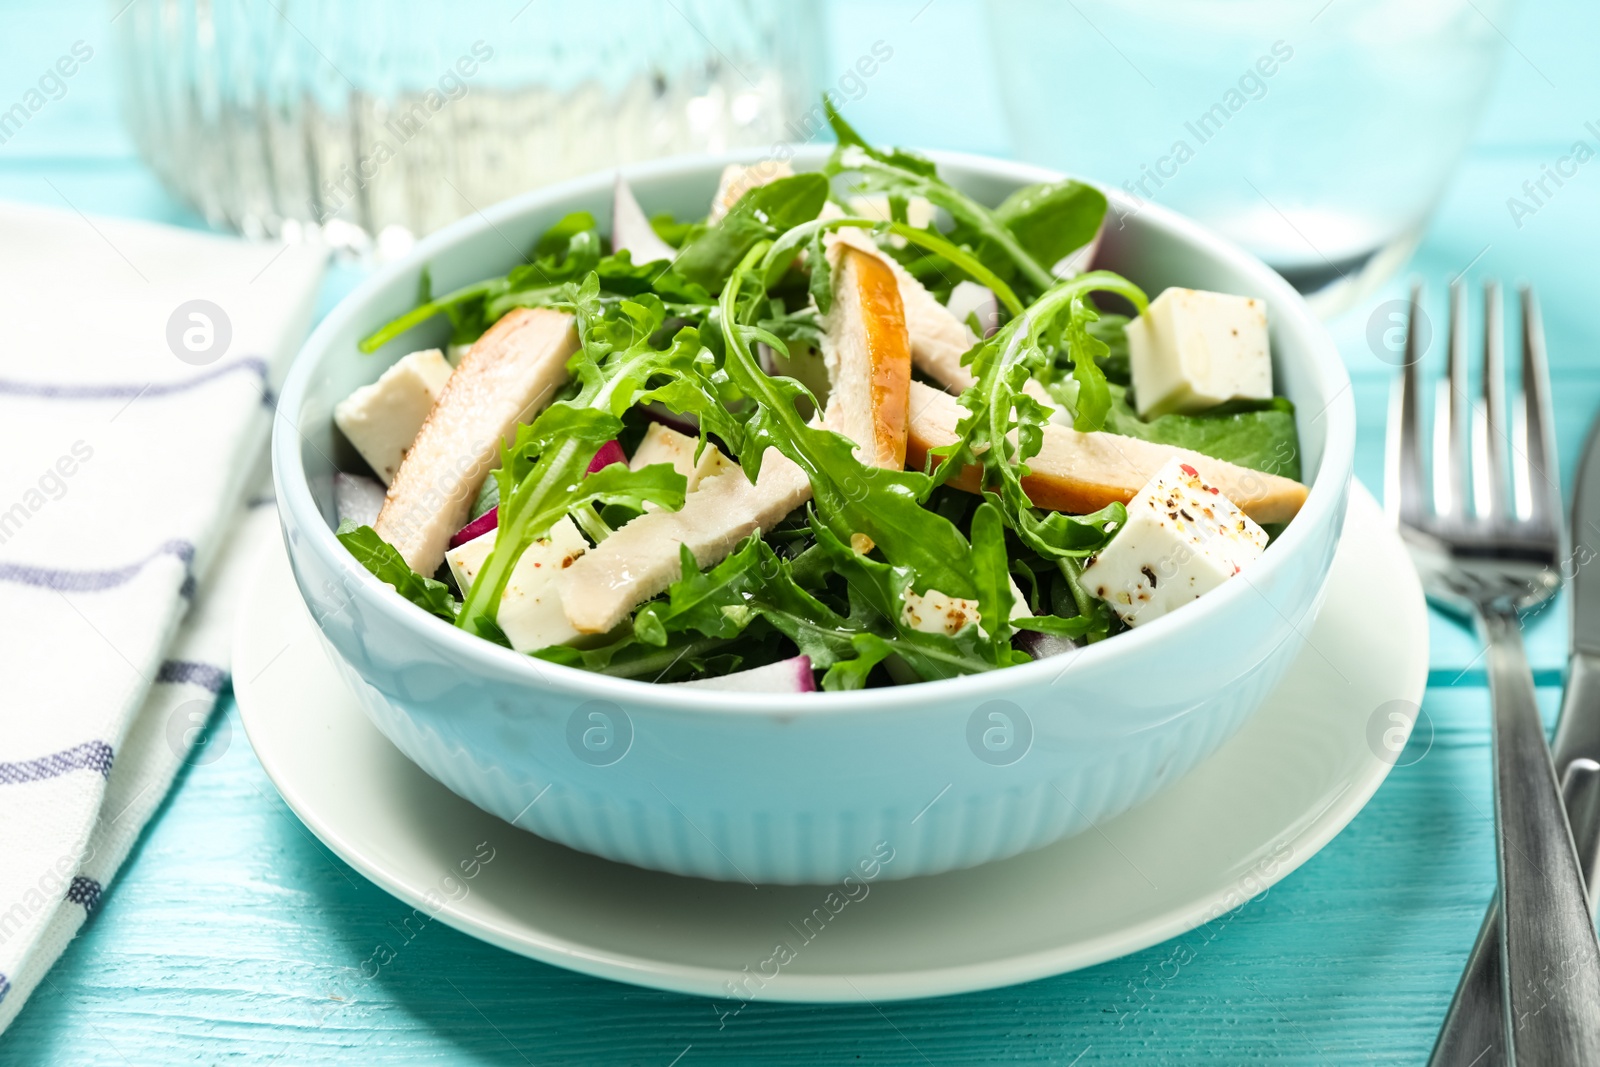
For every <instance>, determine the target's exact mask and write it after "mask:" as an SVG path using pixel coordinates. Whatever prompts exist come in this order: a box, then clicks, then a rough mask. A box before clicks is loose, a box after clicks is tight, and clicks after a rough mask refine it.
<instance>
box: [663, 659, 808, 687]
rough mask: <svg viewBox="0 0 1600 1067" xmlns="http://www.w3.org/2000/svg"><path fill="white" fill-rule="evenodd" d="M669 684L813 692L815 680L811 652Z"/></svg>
mask: <svg viewBox="0 0 1600 1067" xmlns="http://www.w3.org/2000/svg"><path fill="white" fill-rule="evenodd" d="M668 684H670V685H685V686H693V687H695V688H697V689H726V690H731V691H734V692H740V693H815V692H816V691H817V682H816V679H815V677H814V676H813V675H812V673H811V657H810V656H794V657H793V658H791V659H784V660H779V661H778V662H777V663H769V664H767V665H766V666H764V667H752V668H750V669H749V670H747V671H734V672H733V673H732V674H722V675H718V676H717V677H715V678H701V679H699V680H697V681H693V682H671V683H668Z"/></svg>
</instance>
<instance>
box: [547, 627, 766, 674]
mask: <svg viewBox="0 0 1600 1067" xmlns="http://www.w3.org/2000/svg"><path fill="white" fill-rule="evenodd" d="M751 644H754V645H755V647H756V648H757V649H759V647H760V643H759V641H755V642H751V641H744V642H739V643H737V644H736V643H735V642H730V641H725V640H722V639H721V638H715V637H700V636H698V635H696V634H693V633H683V634H675V635H673V637H672V638H671V639H670V640H669V641H668V642H667V644H666V645H665V646H662V647H657V646H655V645H650V644H645V643H643V642H640V641H636V640H635V639H634V638H633V637H632V636H631V635H630V636H627V637H623V638H619V639H618V640H616V641H613V642H611V643H610V644H606V645H600V646H598V647H596V648H573V647H572V646H570V645H551V646H550V647H549V648H541V649H539V650H538V651H537V652H533V653H531V655H533V656H534V657H535V658H537V659H542V660H545V661H547V662H550V663H559V664H561V665H562V666H564V667H577V668H580V669H582V670H586V671H594V672H595V673H596V674H608V675H611V676H612V677H614V678H637V679H640V680H641V681H646V682H675V681H681V680H684V679H687V678H690V677H693V676H694V675H697V674H726V673H728V672H729V671H733V670H737V669H739V667H740V666H742V664H743V661H744V659H745V658H746V657H745V656H743V655H740V654H738V653H736V652H733V651H732V650H733V649H735V648H738V647H741V646H744V645H751ZM761 658H763V659H766V658H768V657H766V656H763V657H761Z"/></svg>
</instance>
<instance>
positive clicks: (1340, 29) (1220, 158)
mask: <svg viewBox="0 0 1600 1067" xmlns="http://www.w3.org/2000/svg"><path fill="white" fill-rule="evenodd" d="M1511 7H1512V0H1304V2H1297V3H1284V2H1280V0H1069V2H1061V0H988V9H989V15H990V18H991V22H992V25H993V28H994V29H993V35H992V36H993V40H994V42H995V50H996V53H997V59H998V62H997V64H996V66H997V69H998V71H999V74H1000V80H1001V87H1002V91H1003V95H1004V99H1005V105H1006V110H1007V114H1008V118H1009V121H1010V124H1011V127H1012V137H1013V140H1014V142H1015V145H1016V148H1017V151H1018V153H1019V155H1020V156H1021V157H1022V158H1024V159H1027V160H1029V161H1032V162H1036V163H1041V164H1044V165H1047V166H1051V167H1055V168H1058V169H1061V170H1065V171H1069V172H1072V173H1075V174H1079V175H1083V176H1085V177H1088V178H1092V179H1094V180H1096V181H1100V182H1103V183H1105V184H1107V185H1113V186H1117V187H1119V188H1121V189H1122V190H1123V191H1125V192H1129V193H1131V194H1132V195H1133V196H1134V197H1136V198H1138V200H1140V201H1154V202H1157V203H1160V204H1163V205H1166V206H1168V207H1172V208H1175V209H1177V210H1178V211H1181V212H1183V213H1185V214H1187V215H1190V216H1192V217H1194V218H1196V219H1198V220H1200V221H1201V222H1204V223H1205V224H1207V225H1208V226H1210V227H1212V228H1213V229H1215V230H1217V231H1219V232H1221V233H1222V234H1224V235H1225V236H1227V237H1229V238H1231V239H1233V240H1234V241H1237V242H1238V243H1239V244H1241V245H1243V246H1244V247H1245V248H1247V249H1249V250H1250V251H1252V252H1254V253H1256V254H1257V255H1258V256H1260V257H1261V258H1262V259H1264V260H1265V261H1266V262H1267V263H1269V264H1271V265H1272V266H1273V267H1274V268H1276V269H1277V270H1278V271H1279V272H1281V273H1282V274H1283V275H1284V276H1285V277H1286V278H1288V279H1289V281H1290V282H1292V283H1293V284H1294V285H1295V286H1296V288H1298V289H1300V290H1301V291H1302V292H1305V293H1307V294H1313V305H1314V306H1317V307H1318V309H1319V311H1321V312H1322V313H1323V314H1325V315H1330V314H1333V313H1334V312H1336V311H1337V310H1339V309H1341V308H1343V307H1348V306H1350V305H1351V304H1352V303H1354V302H1356V301H1358V300H1359V299H1360V298H1361V297H1362V296H1363V295H1364V294H1365V293H1368V292H1370V291H1371V290H1372V289H1373V288H1376V287H1377V286H1378V285H1381V284H1382V282H1383V281H1384V280H1386V279H1387V278H1388V277H1390V276H1391V275H1392V274H1393V273H1394V271H1396V270H1397V269H1398V268H1399V267H1400V266H1401V265H1402V264H1403V263H1404V262H1405V260H1406V259H1407V258H1408V257H1409V256H1410V254H1411V252H1412V251H1413V250H1414V249H1415V247H1416V244H1417V242H1418V240H1419V239H1420V238H1421V234H1422V230H1423V228H1424V226H1425V225H1426V223H1427V219H1428V215H1429V213H1430V211H1431V210H1432V208H1433V206H1434V204H1435V203H1436V202H1437V201H1438V199H1439V196H1440V194H1441V193H1442V191H1443V189H1444V186H1445V183H1446V181H1447V180H1448V179H1449V177H1450V174H1451V172H1452V170H1453V169H1454V167H1455V164H1456V162H1457V161H1458V160H1459V158H1460V157H1461V154H1462V152H1463V150H1464V149H1465V148H1466V145H1467V142H1468V140H1469V138H1470V137H1471V135H1472V132H1473V129H1474V128H1475V126H1476V124H1477V120H1478V117H1479V115H1480V113H1481V112H1482V110H1483V106H1484V103H1485V100H1486V98H1487V96H1488V92H1489V89H1490V87H1491V84H1492V82H1493V80H1494V74H1495V71H1496V69H1497V66H1498V63H1499V59H1500V55H1501V52H1502V50H1503V49H1502V42H1503V37H1502V36H1501V31H1500V29H1499V28H1498V27H1503V26H1504V25H1505V24H1506V23H1507V22H1508V21H1509V18H1510V14H1511V10H1510V9H1511ZM1112 224H1113V225H1114V224H1115V219H1113V222H1112Z"/></svg>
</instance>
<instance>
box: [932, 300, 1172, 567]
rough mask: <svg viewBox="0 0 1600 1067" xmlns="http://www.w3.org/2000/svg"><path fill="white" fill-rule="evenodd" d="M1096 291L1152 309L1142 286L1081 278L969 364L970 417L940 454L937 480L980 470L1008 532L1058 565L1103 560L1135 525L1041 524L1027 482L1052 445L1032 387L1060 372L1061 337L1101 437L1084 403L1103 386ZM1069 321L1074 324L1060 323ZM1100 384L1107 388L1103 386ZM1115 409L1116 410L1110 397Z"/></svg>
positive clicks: (1108, 519)
mask: <svg viewBox="0 0 1600 1067" xmlns="http://www.w3.org/2000/svg"><path fill="white" fill-rule="evenodd" d="M1096 291H1103V292H1114V293H1118V294H1120V295H1122V296H1124V297H1126V298H1127V299H1128V300H1130V301H1132V302H1133V303H1134V304H1135V305H1136V306H1138V307H1140V308H1143V307H1144V306H1145V304H1146V301H1145V296H1144V293H1143V292H1141V291H1140V290H1139V289H1138V287H1137V286H1135V285H1134V284H1133V283H1132V282H1129V281H1128V280H1127V279H1125V278H1122V277H1120V276H1118V275H1115V274H1112V273H1110V272H1109V271H1093V272H1091V273H1089V274H1081V275H1079V276H1078V277H1076V278H1073V279H1071V280H1069V281H1065V282H1061V283H1059V284H1058V285H1056V287H1055V288H1053V289H1051V290H1050V291H1049V292H1048V293H1046V294H1045V295H1044V296H1042V297H1040V298H1039V300H1038V301H1036V302H1035V303H1034V304H1033V306H1031V307H1029V308H1028V309H1027V310H1026V311H1025V312H1023V314H1022V315H1021V316H1020V317H1019V318H1016V319H1013V320H1012V321H1011V322H1009V323H1007V324H1006V325H1005V326H1004V327H1002V328H1001V329H1000V331H999V332H998V333H996V334H995V335H994V336H993V337H991V338H989V339H988V340H986V341H983V342H981V343H980V344H978V345H977V346H975V347H974V348H973V349H972V351H971V352H969V353H968V354H967V356H966V357H964V359H965V360H967V361H968V362H970V365H971V367H972V372H973V374H974V376H975V377H976V378H977V381H976V382H975V383H974V384H973V385H972V387H971V388H969V389H967V390H966V391H965V392H964V393H962V394H961V400H960V403H961V406H962V407H964V408H965V409H966V414H965V415H963V416H962V418H961V421H960V422H959V423H958V424H957V426H956V432H957V434H958V437H957V439H956V440H955V441H954V442H952V443H950V444H948V445H944V446H942V447H940V448H936V449H934V450H933V451H932V453H931V455H932V456H933V457H934V458H935V459H936V460H937V464H938V465H937V467H936V468H935V470H934V473H933V479H934V481H935V482H936V483H939V484H943V483H944V482H945V481H946V480H948V479H949V478H950V477H951V475H953V474H954V473H955V472H957V471H960V470H963V469H965V468H967V467H969V466H979V467H981V468H982V470H983V484H984V488H985V490H986V491H988V492H989V494H990V495H991V497H992V499H994V500H995V502H996V503H997V504H998V505H999V507H1000V510H1001V512H1002V514H1003V515H1004V517H1005V520H1006V524H1007V525H1008V526H1010V527H1011V528H1012V529H1013V530H1015V531H1016V532H1017V536H1018V537H1019V538H1021V540H1022V542H1023V544H1025V545H1027V546H1028V547H1029V548H1031V549H1033V550H1034V551H1035V552H1038V553H1039V554H1040V555H1041V556H1044V557H1046V558H1050V559H1060V558H1062V557H1066V556H1077V557H1082V556H1086V555H1089V554H1091V553H1093V552H1095V551H1097V550H1098V549H1099V547H1100V546H1101V545H1102V544H1103V543H1104V542H1105V540H1106V539H1107V537H1108V536H1109V533H1110V531H1111V530H1112V529H1114V528H1116V527H1119V526H1120V525H1121V524H1122V523H1123V522H1124V521H1126V518H1127V514H1126V510H1125V509H1124V508H1123V507H1122V505H1121V504H1111V505H1108V506H1107V507H1105V508H1102V509H1101V510H1100V511H1097V512H1095V513H1094V514H1092V515H1082V516H1079V515H1068V514H1066V513H1064V512H1059V511H1053V512H1048V513H1046V514H1044V515H1042V516H1041V515H1040V514H1039V513H1038V512H1037V511H1036V510H1035V509H1034V507H1033V502H1032V500H1030V499H1029V498H1028V494H1027V492H1026V491H1025V490H1024V489H1023V488H1022V481H1021V479H1022V477H1023V476H1024V475H1026V474H1027V462H1028V460H1029V459H1030V458H1031V457H1033V456H1035V455H1037V454H1038V452H1039V449H1040V447H1041V445H1042V444H1043V441H1044V425H1045V423H1046V422H1047V421H1048V420H1049V418H1050V412H1049V411H1048V410H1047V409H1046V408H1045V406H1044V405H1043V404H1041V403H1039V402H1038V401H1037V400H1035V399H1034V398H1033V397H1031V396H1029V395H1028V394H1027V393H1026V392H1024V391H1023V387H1024V385H1025V384H1026V383H1027V381H1028V379H1029V378H1031V377H1033V376H1034V375H1035V374H1037V373H1039V372H1040V371H1044V370H1047V369H1048V368H1050V367H1053V366H1054V357H1053V352H1052V349H1053V345H1051V346H1049V347H1047V344H1046V342H1047V338H1048V336H1049V335H1050V334H1052V333H1055V334H1058V335H1059V336H1060V338H1061V342H1062V343H1063V344H1065V345H1066V346H1067V348H1068V350H1069V352H1070V354H1071V357H1072V361H1073V365H1074V372H1075V373H1076V372H1077V370H1078V368H1080V367H1081V368H1085V374H1084V376H1083V377H1080V378H1079V380H1078V381H1079V391H1078V399H1079V406H1078V412H1077V420H1076V423H1077V427H1078V429H1080V430H1085V429H1098V426H1095V425H1093V424H1092V422H1091V421H1090V419H1088V418H1087V417H1086V409H1087V407H1088V405H1087V403H1086V402H1085V398H1086V396H1088V397H1092V395H1093V390H1092V388H1091V387H1092V386H1093V384H1094V381H1093V378H1092V377H1090V375H1089V373H1088V372H1087V368H1090V367H1095V362H1094V359H1093V354H1094V351H1093V344H1096V343H1098V342H1093V340H1092V339H1091V338H1090V337H1089V336H1088V333H1087V328H1086V325H1085V324H1086V323H1087V322H1088V321H1090V317H1091V316H1093V315H1094V314H1095V312H1094V310H1093V306H1092V305H1091V304H1090V303H1089V300H1088V296H1089V294H1090V293H1091V292H1096ZM1063 315H1065V316H1066V322H1065V324H1064V325H1062V324H1058V323H1057V320H1058V319H1059V318H1060V317H1061V316H1063ZM1058 325H1060V328H1059V329H1058V328H1057V327H1058ZM1101 347H1104V346H1101ZM1096 371H1098V368H1096ZM1099 385H1100V387H1102V388H1104V387H1105V385H1104V379H1103V377H1102V378H1101V379H1100V381H1099ZM1106 405H1107V407H1109V390H1108V391H1107V397H1106Z"/></svg>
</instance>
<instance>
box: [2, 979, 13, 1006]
mask: <svg viewBox="0 0 1600 1067" xmlns="http://www.w3.org/2000/svg"><path fill="white" fill-rule="evenodd" d="M9 992H11V979H9V978H7V977H6V976H5V975H3V974H0V1001H3V1000H5V999H6V994H7V993H9Z"/></svg>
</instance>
